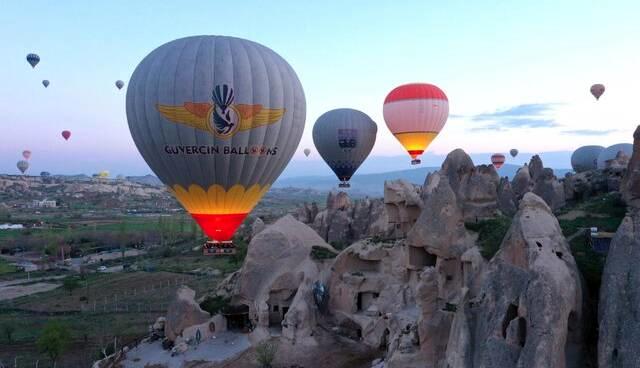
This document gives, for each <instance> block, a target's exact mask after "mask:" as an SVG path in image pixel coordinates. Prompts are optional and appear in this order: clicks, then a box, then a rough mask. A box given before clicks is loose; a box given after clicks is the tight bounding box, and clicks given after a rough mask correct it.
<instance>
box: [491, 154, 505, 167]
mask: <svg viewBox="0 0 640 368" xmlns="http://www.w3.org/2000/svg"><path fill="white" fill-rule="evenodd" d="M504 161H505V157H504V155H503V154H502V153H494V154H493V155H491V163H492V164H493V166H494V167H495V168H496V169H499V168H501V167H502V165H504Z"/></svg>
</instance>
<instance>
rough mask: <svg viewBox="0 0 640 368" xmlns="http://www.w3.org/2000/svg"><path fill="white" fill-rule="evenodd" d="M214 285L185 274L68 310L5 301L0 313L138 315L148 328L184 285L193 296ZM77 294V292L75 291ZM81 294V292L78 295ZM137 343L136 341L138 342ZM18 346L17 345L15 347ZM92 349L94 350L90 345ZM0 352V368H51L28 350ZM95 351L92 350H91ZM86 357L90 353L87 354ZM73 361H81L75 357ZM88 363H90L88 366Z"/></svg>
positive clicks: (72, 366)
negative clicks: (38, 308)
mask: <svg viewBox="0 0 640 368" xmlns="http://www.w3.org/2000/svg"><path fill="white" fill-rule="evenodd" d="M216 284H217V283H216V282H212V276H208V275H196V276H194V275H188V274H185V276H183V277H175V278H172V279H167V280H163V281H161V282H152V283H150V284H148V285H144V286H142V287H131V288H125V289H124V290H122V291H121V292H113V293H110V294H109V295H108V296H103V297H100V298H97V299H95V298H94V299H93V300H90V301H78V304H77V307H72V308H69V309H67V310H59V311H47V310H34V309H31V308H25V307H23V306H22V305H21V303H20V301H19V300H18V301H14V300H8V301H3V302H1V303H0V313H2V312H20V313H26V314H31V315H37V316H43V317H47V316H67V315H68V316H72V315H75V316H78V317H79V318H82V316H87V317H92V316H100V315H116V314H139V316H137V317H136V318H137V319H138V320H139V321H138V322H140V323H144V324H146V325H148V326H150V325H152V324H153V323H154V322H155V320H156V318H157V317H159V316H162V315H165V314H166V312H167V308H168V306H169V304H170V303H171V301H172V300H173V298H174V295H175V293H176V291H177V289H178V288H180V287H181V286H183V285H186V286H188V287H190V288H192V289H194V290H196V295H197V296H201V295H202V294H203V293H204V292H206V291H210V290H212V289H213V286H215V285H216ZM78 291H80V289H78ZM77 295H78V296H80V295H82V294H81V293H78V294H77ZM136 339H138V340H139V337H136V338H131V339H129V340H130V341H123V342H124V343H126V344H129V343H131V342H132V341H136ZM138 342H139V341H138ZM74 343H78V344H82V343H86V341H83V340H78V341H77V342H74ZM16 347H17V345H16ZM91 348H95V347H94V346H92V347H91ZM1 350H2V349H0V368H33V367H36V368H50V367H52V365H51V364H50V362H49V361H48V360H46V359H42V358H41V359H39V360H38V359H37V358H38V357H37V356H34V355H35V354H33V352H31V353H30V352H29V351H28V350H26V349H25V350H24V351H16V352H15V353H16V354H15V355H13V354H11V353H10V352H9V353H7V352H6V351H5V353H1ZM94 350H95V349H94ZM86 354H87V355H91V354H89V352H86ZM75 358H76V360H78V359H80V358H79V357H75ZM96 359H97V357H95V356H93V355H91V356H89V357H87V358H86V360H85V361H82V362H79V363H75V362H68V361H65V362H64V365H61V364H58V367H62V366H64V367H65V368H67V367H68V368H75V367H83V368H86V367H87V366H90V363H89V361H91V362H92V361H93V360H96ZM87 363H89V364H87Z"/></svg>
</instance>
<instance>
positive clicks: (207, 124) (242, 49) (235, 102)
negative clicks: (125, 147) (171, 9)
mask: <svg viewBox="0 0 640 368" xmlns="http://www.w3.org/2000/svg"><path fill="white" fill-rule="evenodd" d="M126 106H127V119H128V121H129V129H130V131H131V136H132V137H133V141H134V142H135V144H136V146H137V148H138V150H139V151H140V154H141V155H142V157H143V158H144V159H145V160H146V162H147V163H148V164H149V166H150V167H151V169H152V170H153V172H154V173H155V174H156V175H157V176H158V178H159V179H160V180H161V181H162V182H163V183H165V184H166V185H167V186H168V187H169V188H170V190H171V191H172V192H173V194H174V195H175V196H176V198H177V199H178V201H179V202H180V203H181V204H182V205H183V206H184V207H185V209H186V210H187V211H188V212H189V213H190V214H191V216H192V217H193V218H194V219H195V221H196V222H197V223H198V224H199V225H200V227H201V228H202V229H203V231H204V232H205V233H206V234H207V235H208V236H209V237H210V238H211V239H212V240H213V241H212V242H210V243H208V244H207V245H206V247H205V252H206V251H207V249H208V248H207V247H209V246H210V245H212V244H215V243H219V242H230V240H231V238H232V237H233V234H234V233H235V231H236V229H237V228H238V226H240V224H241V223H242V221H243V220H244V219H245V217H246V216H247V214H248V213H249V212H250V211H251V209H252V208H253V207H254V206H255V205H256V203H257V202H258V201H259V200H260V198H262V196H263V195H264V194H265V193H266V192H267V191H268V190H269V187H270V186H271V184H272V183H273V182H274V181H275V180H276V178H277V177H278V176H279V175H280V173H281V172H282V170H284V168H285V166H286V165H287V163H288V162H289V160H290V159H291V157H292V156H293V154H294V153H295V151H296V150H297V148H298V143H299V142H300V138H301V137H302V132H303V130H304V120H305V114H306V102H305V97H304V92H303V90H302V85H301V84H300V81H299V80H298V77H297V76H296V74H295V72H294V71H293V69H292V68H291V66H290V65H289V64H288V63H287V62H286V61H285V60H284V59H283V58H282V57H280V56H279V55H278V54H276V53H275V52H274V51H272V50H271V49H269V48H267V47H265V46H262V45H260V44H257V43H255V42H251V41H247V40H243V39H240V38H234V37H225V36H195V37H187V38H182V39H178V40H174V41H171V42H169V43H166V44H164V45H162V46H160V47H158V48H157V49H155V50H154V51H152V52H151V53H150V54H149V55H147V56H146V57H145V58H144V59H143V60H142V62H140V64H139V65H138V67H137V68H136V70H135V71H134V73H133V75H132V76H131V79H130V80H129V86H128V89H127V101H126ZM214 248H215V247H214ZM220 250H222V249H220Z"/></svg>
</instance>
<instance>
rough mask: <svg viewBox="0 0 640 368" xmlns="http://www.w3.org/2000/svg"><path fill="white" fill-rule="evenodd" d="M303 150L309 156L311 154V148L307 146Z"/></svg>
mask: <svg viewBox="0 0 640 368" xmlns="http://www.w3.org/2000/svg"><path fill="white" fill-rule="evenodd" d="M303 152H304V155H305V156H307V157H309V155H310V154H311V150H310V149H308V148H305V149H304V151H303Z"/></svg>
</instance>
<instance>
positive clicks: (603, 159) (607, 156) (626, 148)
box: [598, 143, 633, 170]
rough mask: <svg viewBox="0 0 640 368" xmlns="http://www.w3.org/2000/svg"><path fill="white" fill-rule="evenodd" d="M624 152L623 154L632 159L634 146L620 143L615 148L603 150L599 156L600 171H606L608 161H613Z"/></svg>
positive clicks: (610, 147)
mask: <svg viewBox="0 0 640 368" xmlns="http://www.w3.org/2000/svg"><path fill="white" fill-rule="evenodd" d="M620 151H622V153H623V154H625V155H627V156H629V157H631V155H632V154H633V144H631V143H618V144H614V145H613V146H609V147H607V148H605V149H604V150H602V152H600V154H598V169H600V170H602V169H606V168H607V161H609V160H613V159H614V158H616V156H617V155H618V152H620Z"/></svg>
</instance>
